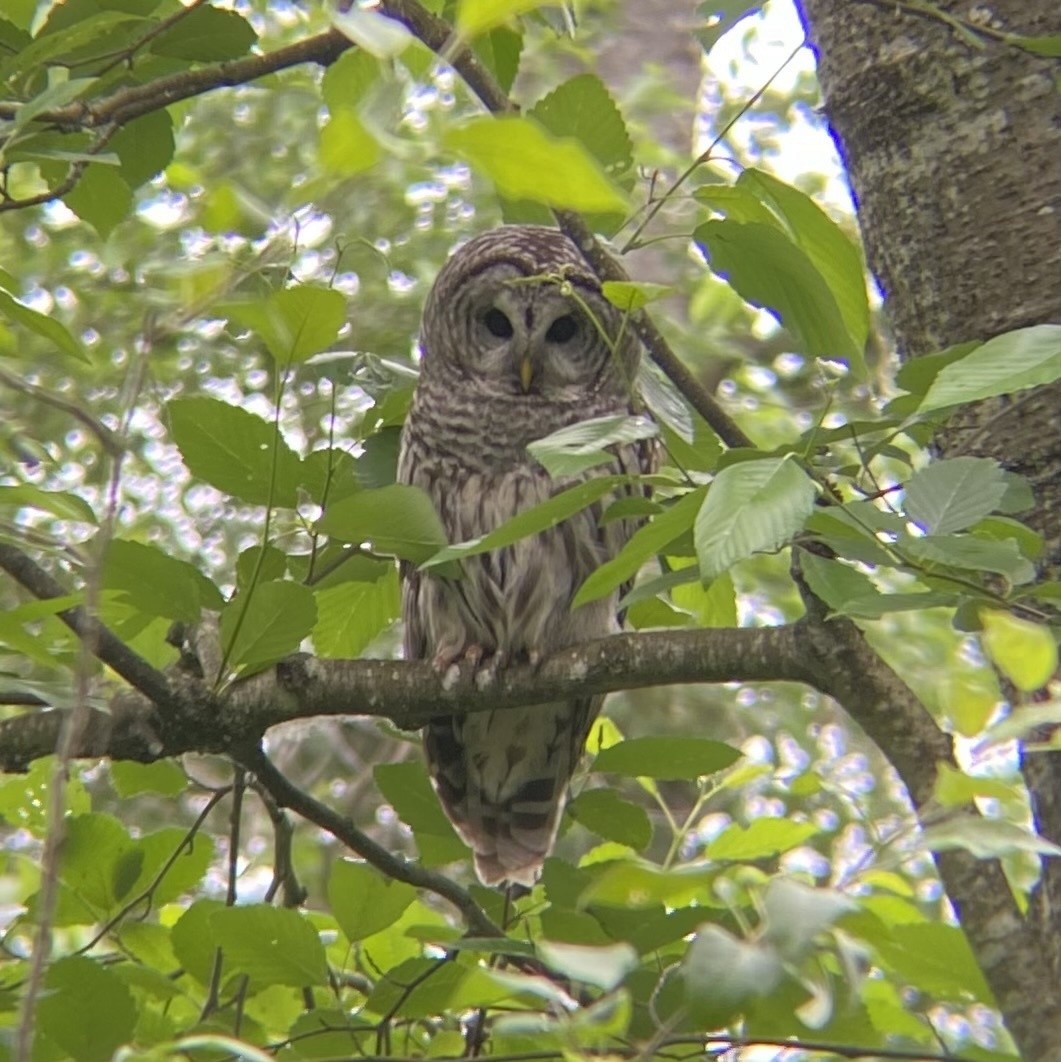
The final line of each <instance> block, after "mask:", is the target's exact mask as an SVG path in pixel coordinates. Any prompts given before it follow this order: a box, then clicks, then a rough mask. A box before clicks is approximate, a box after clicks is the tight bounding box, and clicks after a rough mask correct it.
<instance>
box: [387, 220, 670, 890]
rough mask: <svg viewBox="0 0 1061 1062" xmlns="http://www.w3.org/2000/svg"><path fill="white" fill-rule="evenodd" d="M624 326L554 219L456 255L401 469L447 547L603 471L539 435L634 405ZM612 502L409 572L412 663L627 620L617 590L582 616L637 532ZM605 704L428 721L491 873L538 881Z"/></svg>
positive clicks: (434, 301)
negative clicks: (561, 463)
mask: <svg viewBox="0 0 1061 1062" xmlns="http://www.w3.org/2000/svg"><path fill="white" fill-rule="evenodd" d="M621 323H622V322H621V318H620V314H619V313H618V311H617V310H616V309H615V308H614V307H612V306H611V305H610V304H609V303H608V302H607V301H606V300H605V299H604V297H603V296H602V295H601V292H600V284H599V283H598V281H597V279H596V277H595V275H594V274H593V273H592V271H591V270H590V269H589V268H588V267H587V265H586V262H585V260H584V259H583V257H582V255H581V254H580V253H579V251H578V248H577V247H576V246H575V244H574V243H572V242H571V241H570V240H569V239H568V238H567V237H566V236H564V235H562V234H561V233H560V232H558V231H556V230H554V229H549V228H544V227H538V226H523V225H520V226H503V227H501V228H498V229H494V230H492V231H489V232H486V233H484V234H482V235H480V236H478V237H476V238H475V239H473V240H471V241H470V242H469V243H467V244H466V245H465V246H463V247H462V248H460V250H458V251H457V252H456V253H455V254H454V255H453V256H452V257H451V258H450V259H449V261H448V262H447V263H446V264H445V266H444V267H443V268H442V270H441V271H440V272H439V274H438V277H437V279H436V280H435V283H434V286H433V287H432V289H431V292H430V293H429V295H428V298H427V303H426V305H425V307H424V312H423V321H422V326H421V333H420V347H421V353H422V358H421V364H420V379H419V383H418V385H417V388H416V393H415V396H414V398H413V403H412V408H411V410H410V412H409V416H408V419H407V421H406V424H405V428H404V430H403V434H402V444H401V453H400V457H399V463H398V477H399V479H400V481H401V482H403V483H409V484H414V485H415V486H418V487H422V488H423V489H424V490H425V491H427V493H428V494H429V495H430V497H431V499H432V501H433V502H434V505H435V508H436V509H437V511H438V514H439V516H440V518H441V520H442V524H443V526H444V527H445V530H446V533H447V535H448V536H449V539H450V541H451V542H462V541H465V540H467V539H470V538H474V537H476V536H479V535H483V534H485V533H487V532H489V531H491V530H493V529H494V528H496V527H497V526H499V525H500V524H502V523H503V522H504V521H505V520H507V519H509V518H510V517H511V516H513V515H515V514H516V513H518V512H520V511H522V510H525V509H529V508H531V507H532V506H535V505H537V504H539V503H540V502H542V501H544V500H545V499H547V498H549V497H550V496H551V495H554V494H555V493H557V492H558V491H560V490H562V489H564V488H566V487H568V486H571V485H572V484H574V483H577V482H579V481H581V480H584V479H586V478H587V477H588V476H590V475H592V474H593V472H592V471H591V472H588V473H583V474H581V475H576V476H570V477H564V478H552V477H550V476H549V474H548V473H547V472H546V471H545V469H544V468H543V467H542V466H541V465H540V464H539V463H538V462H537V461H536V460H535V459H534V458H533V457H532V456H531V455H530V453H528V451H527V444H528V443H531V442H533V441H535V440H537V439H541V438H543V437H544V436H546V435H549V434H551V433H552V432H555V431H557V430H558V429H560V428H564V427H567V426H568V425H571V424H575V423H578V422H579V421H584V420H588V419H590V418H594V417H602V416H607V415H612V414H617V413H625V412H628V411H630V410H631V409H632V408H633V407H632V393H633V391H632V389H633V381H634V378H635V376H636V373H637V362H638V357H639V347H638V344H637V341H636V339H635V338H634V337H633V336H632V334H631V333H630V331H629V329H625V330H623V329H621ZM602 332H603V333H606V336H605V335H602ZM649 453H650V449H649V446H648V444H644V443H640V444H624V445H622V446H620V447H618V448H617V453H616V459H617V462H618V465H619V469H618V470H621V471H624V472H631V473H634V472H639V471H642V470H644V469H645V468H646V467H647V465H648V463H649V460H650V458H649ZM616 470H617V469H615V468H613V469H610V470H609V471H616ZM624 489H625V490H626V491H628V492H629V491H636V490H639V489H640V488H639V487H637V486H636V484H635V485H631V486H630V487H628V488H624ZM613 499H614V495H613V496H611V497H610V498H606V499H605V500H604V501H603V502H600V503H597V504H596V505H594V506H592V507H590V508H588V509H585V510H583V511H582V512H581V513H579V514H577V515H575V516H573V517H571V518H570V519H568V520H566V521H564V522H563V523H561V524H560V525H558V526H557V527H554V528H552V529H550V530H548V531H544V532H542V533H541V534H538V535H535V536H532V537H528V538H524V539H522V540H521V541H519V542H516V543H515V544H513V545H511V546H509V547H507V548H504V549H498V550H495V551H493V552H490V553H484V554H481V555H478V556H474V557H470V558H466V559H465V560H464V561H463V577H462V578H459V579H444V578H439V577H437V576H433V575H429V574H426V573H421V572H416V571H411V570H407V571H405V572H404V573H403V574H404V585H403V591H402V614H403V618H404V621H405V654H406V658H407V659H411V660H418V659H430V660H432V661H433V662H434V665H435V668H436V670H438V671H439V672H440V673H445V672H446V671H447V670H449V669H450V668H451V667H452V666H453V665H454V664H457V665H460V664H464V665H465V673H466V672H467V670H468V667H469V666H470V667H471V668H472V669H474V670H475V672H476V673H477V674H479V673H481V672H482V671H483V670H484V669H488V668H495V669H496V668H497V667H499V666H504V664H505V663H507V662H518V661H521V660H522V661H527V660H530V661H535V660H537V659H538V658H539V657H541V656H543V655H544V654H547V653H549V652H551V651H554V650H557V649H561V648H563V647H565V646H569V645H573V644H575V643H577V642H584V641H588V640H590V639H593V638H599V637H602V636H604V635H606V634H609V633H612V632H614V631H617V630H618V629H619V620H618V616H617V603H618V593H613V594H611V595H610V596H608V597H605V598H603V599H599V600H597V601H594V602H592V603H590V604H587V605H583V606H581V607H579V608H577V609H575V610H572V609H571V601H572V598H573V597H574V594H575V592H576V590H577V589H578V587H579V586H580V585H581V583H582V582H583V580H584V579H585V578H586V576H587V575H589V574H590V572H592V571H593V570H594V569H596V568H597V567H598V566H599V565H601V564H602V563H603V562H604V561H606V560H608V559H609V558H610V557H612V556H614V555H615V554H616V553H617V552H618V551H619V549H621V547H622V545H623V544H624V543H625V541H626V540H627V539H628V538H629V536H630V534H631V533H632V531H633V530H634V528H635V525H634V523H633V521H631V520H623V519H618V520H608V521H604V522H602V521H601V514H602V511H603V510H604V509H605V508H606V507H607V505H608V503H609V502H610V501H611V500H613ZM465 680H467V678H465ZM600 702H601V698H600V697H592V696H585V697H577V698H574V699H572V700H569V701H561V702H556V703H548V704H536V705H532V706H530V707H526V708H516V709H506V710H499V711H486V712H481V713H475V714H470V715H467V716H460V715H457V716H450V715H446V716H442V715H440V716H438V717H437V718H436V719H434V720H432V721H431V722H430V723H429V724H428V725H427V726H426V727H425V730H424V747H425V752H426V756H427V763H428V768H429V771H430V774H431V778H432V782H433V784H434V786H435V790H436V792H437V793H438V796H439V799H440V800H441V803H442V806H443V808H444V809H445V811H446V814H447V816H448V817H449V819H450V820H451V822H452V823H453V825H454V826H455V827H456V830H457V832H458V834H459V835H460V836H461V838H462V839H463V840H464V841H465V843H466V844H467V845H468V846H469V847H470V848H471V849H472V852H473V855H474V859H475V868H476V871H477V873H478V875H479V878H480V879H481V880H482V881H483V882H484V883H486V884H502V883H519V884H524V885H530V884H533V882H534V880H535V879H536V877H537V875H538V872H539V870H540V868H541V865H542V862H543V860H544V859H545V857H546V856H547V855H548V853H549V851H550V849H551V847H552V845H553V842H554V840H555V837H556V832H557V827H558V824H559V819H560V814H561V811H562V808H563V802H564V799H565V796H566V791H567V787H568V783H569V781H570V778H571V774H572V772H573V771H574V769H575V767H576V766H577V763H578V760H579V757H580V755H581V753H582V750H583V746H584V745H585V742H586V738H587V736H588V734H589V730H590V726H591V724H592V722H593V719H594V717H595V716H596V714H597V712H598V710H599V709H600Z"/></svg>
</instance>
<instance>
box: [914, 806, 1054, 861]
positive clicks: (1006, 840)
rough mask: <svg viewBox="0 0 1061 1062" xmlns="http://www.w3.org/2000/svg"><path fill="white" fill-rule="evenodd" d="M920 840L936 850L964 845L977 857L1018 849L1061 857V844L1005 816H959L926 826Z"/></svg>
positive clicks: (1009, 853) (1011, 852) (1000, 855)
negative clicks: (1004, 819) (995, 817)
mask: <svg viewBox="0 0 1061 1062" xmlns="http://www.w3.org/2000/svg"><path fill="white" fill-rule="evenodd" d="M921 841H922V843H923V844H924V845H925V847H926V848H930V849H931V850H932V851H933V852H945V851H949V850H951V849H955V848H963V849H965V851H967V852H970V853H971V854H972V855H974V856H975V857H976V858H977V859H999V858H1001V857H1002V856H1007V855H1015V854H1016V853H1018V852H1031V853H1033V854H1036V855H1045V856H1053V857H1057V856H1061V845H1056V844H1054V843H1053V842H1052V841H1048V840H1047V839H1046V838H1045V837H1040V836H1039V835H1038V834H1036V833H1033V832H1032V831H1031V830H1030V829H1028V828H1026V827H1024V826H1018V825H1017V824H1016V823H1014V822H1005V821H1003V820H1002V819H985V818H979V817H974V816H960V817H955V818H952V819H947V820H946V821H945V822H939V823H935V824H933V825H931V826H927V827H926V828H925V829H924V830H923V831H922V834H921Z"/></svg>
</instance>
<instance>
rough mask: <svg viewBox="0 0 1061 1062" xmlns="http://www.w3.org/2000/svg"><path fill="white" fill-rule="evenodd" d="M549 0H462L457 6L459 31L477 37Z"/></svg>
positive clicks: (464, 35)
mask: <svg viewBox="0 0 1061 1062" xmlns="http://www.w3.org/2000/svg"><path fill="white" fill-rule="evenodd" d="M546 2H548V0H460V6H459V7H458V8H457V32H458V33H460V35H461V36H462V37H475V36H477V35H478V34H480V33H482V32H483V31H484V30H488V29H492V28H493V27H494V26H500V25H503V24H504V23H505V22H508V20H509V19H511V18H513V17H514V16H516V15H523V14H526V13H527V12H528V11H533V10H534V9H535V8H536V7H541V6H542V5H543V4H544V3H546Z"/></svg>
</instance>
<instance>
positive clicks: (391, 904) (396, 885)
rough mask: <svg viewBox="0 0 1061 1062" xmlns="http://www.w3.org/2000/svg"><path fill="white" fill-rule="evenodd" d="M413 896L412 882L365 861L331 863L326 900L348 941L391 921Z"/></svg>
mask: <svg viewBox="0 0 1061 1062" xmlns="http://www.w3.org/2000/svg"><path fill="white" fill-rule="evenodd" d="M415 899H416V889H414V888H413V886H412V885H406V884H405V883H404V882H401V881H395V880H393V879H392V878H387V877H384V876H383V875H382V874H381V873H380V872H379V871H378V870H375V869H374V868H373V867H370V866H369V865H368V864H367V863H360V862H354V861H353V860H351V859H340V860H338V861H337V862H335V863H333V864H332V871H331V876H330V877H329V879H328V903H329V904H330V905H331V909H332V914H334V915H335V919H336V921H337V922H338V923H339V928H340V929H341V930H342V931H343V933H344V934H345V935H346V939H347V940H349V941H350V942H351V943H356V942H357V941H359V940H364V939H365V937H369V936H371V935H372V934H373V933H378V932H379V931H380V930H381V929H386V928H387V927H388V926H390V925H393V924H394V922H395V921H397V919H398V916H399V915H401V913H402V912H403V911H404V910H405V909H406V908H407V907H408V906H409V904H411V903H412V902H413V900H415Z"/></svg>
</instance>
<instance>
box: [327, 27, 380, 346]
mask: <svg viewBox="0 0 1061 1062" xmlns="http://www.w3.org/2000/svg"><path fill="white" fill-rule="evenodd" d="M366 13H367V12H366ZM382 157H383V149H382V148H381V147H380V146H379V142H378V141H377V140H376V138H375V137H374V136H373V135H372V134H371V133H370V132H369V131H368V130H367V129H366V128H365V125H364V123H363V122H362V121H361V119H360V118H359V117H358V116H357V114H356V113H355V112H354V110H353V108H351V107H332V109H331V117H330V118H329V119H328V121H327V122H325V123H324V126H323V127H322V128H321V131H320V152H319V158H320V162H321V167H322V168H323V169H324V170H325V171H326V172H327V173H329V174H330V175H332V176H334V177H353V176H355V175H357V174H359V173H363V172H364V171H365V170H367V169H370V168H371V167H372V166H375V165H376V163H377V162H379V160H380V159H381V158H382ZM333 338H334V337H333ZM329 342H331V341H330V340H329Z"/></svg>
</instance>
